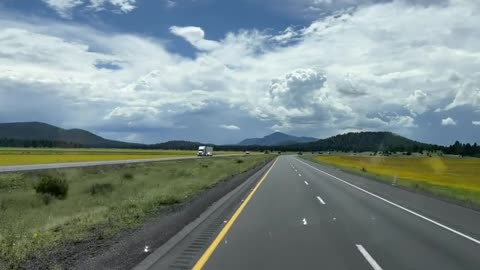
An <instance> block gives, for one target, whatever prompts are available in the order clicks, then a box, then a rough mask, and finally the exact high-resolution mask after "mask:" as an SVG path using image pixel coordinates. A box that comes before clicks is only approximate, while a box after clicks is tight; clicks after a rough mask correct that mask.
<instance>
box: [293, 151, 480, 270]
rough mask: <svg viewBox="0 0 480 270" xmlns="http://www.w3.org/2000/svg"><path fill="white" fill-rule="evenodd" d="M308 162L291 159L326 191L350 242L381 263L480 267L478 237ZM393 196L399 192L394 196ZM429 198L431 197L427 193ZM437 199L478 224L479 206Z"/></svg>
mask: <svg viewBox="0 0 480 270" xmlns="http://www.w3.org/2000/svg"><path fill="white" fill-rule="evenodd" d="M304 162H305V161H299V160H296V161H294V162H293V163H294V164H295V165H296V167H297V168H298V169H299V170H300V171H303V172H304V174H305V175H306V177H310V178H312V179H313V180H312V181H311V186H312V189H313V190H321V191H323V192H324V193H325V199H326V200H328V201H329V205H330V206H332V207H333V208H334V211H335V215H336V217H337V219H338V220H339V223H338V224H339V226H340V227H341V228H342V231H343V233H344V234H346V235H348V237H349V238H350V239H351V241H352V242H355V243H357V244H358V243H361V244H362V245H363V246H364V247H366V248H367V249H368V251H369V252H370V253H371V254H374V257H375V259H376V261H377V262H378V263H379V265H381V266H382V268H383V269H479V267H480V259H479V258H478V254H479V252H480V245H478V244H477V243H476V242H474V241H471V240H468V239H465V238H464V237H461V236H459V235H457V234H454V233H452V232H450V231H448V230H446V229H444V228H442V227H439V226H437V225H435V224H433V223H431V222H428V221H426V220H424V219H422V218H419V217H418V216H415V215H413V214H411V213H409V212H406V211H404V210H402V209H400V208H398V207H395V206H392V205H391V204H388V203H386V202H384V201H382V200H380V199H378V198H376V197H374V196H371V195H369V194H368V193H365V192H361V191H359V190H358V189H356V188H353V187H352V186H349V185H347V184H345V183H343V182H341V181H338V180H337V179H335V178H333V177H330V176H328V175H325V174H323V173H320V172H319V171H316V170H314V169H313V168H312V167H310V166H314V167H317V166H318V165H316V164H311V163H308V164H309V165H307V164H305V163H304ZM318 167H320V166H318ZM345 178H346V179H342V180H348V177H345ZM353 184H355V183H353ZM377 184H378V185H380V187H381V188H387V189H393V187H391V186H388V185H384V184H382V183H377ZM376 191H378V192H380V194H378V195H380V196H381V195H382V194H381V189H379V190H376ZM415 195H416V196H422V195H419V194H415ZM422 197H425V196H422ZM391 200H392V201H393V200H395V198H394V197H392V198H391ZM425 200H426V201H430V200H431V199H430V198H427V197H425ZM436 202H437V204H438V205H437V207H438V209H436V210H437V211H440V212H443V213H444V214H446V215H448V214H449V211H450V210H451V208H453V209H456V211H462V210H463V212H464V214H465V215H469V216H470V221H469V224H480V218H479V215H478V213H477V212H473V211H471V210H470V209H461V208H460V209H457V207H456V206H453V205H450V204H446V203H444V202H442V201H436ZM418 207H421V206H418ZM450 207H451V208H450ZM425 215H428V214H427V213H425ZM451 222H452V223H453V222H455V221H453V220H452V221H451ZM462 225H463V224H458V225H457V226H456V227H457V228H460V227H462ZM477 228H479V227H477Z"/></svg>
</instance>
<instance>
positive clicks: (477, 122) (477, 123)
mask: <svg viewBox="0 0 480 270" xmlns="http://www.w3.org/2000/svg"><path fill="white" fill-rule="evenodd" d="M472 125H475V126H480V121H472Z"/></svg>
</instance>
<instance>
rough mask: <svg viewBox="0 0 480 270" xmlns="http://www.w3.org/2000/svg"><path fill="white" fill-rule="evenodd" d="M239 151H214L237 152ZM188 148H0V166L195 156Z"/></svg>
mask: <svg viewBox="0 0 480 270" xmlns="http://www.w3.org/2000/svg"><path fill="white" fill-rule="evenodd" d="M238 153H241V152H215V154H217V155H220V154H238ZM195 154H196V151H188V150H138V149H132V150H129V149H62V148H0V166H6V165H27V164H47V163H63V162H81V161H106V160H127V159H145V158H171V157H184V156H195Z"/></svg>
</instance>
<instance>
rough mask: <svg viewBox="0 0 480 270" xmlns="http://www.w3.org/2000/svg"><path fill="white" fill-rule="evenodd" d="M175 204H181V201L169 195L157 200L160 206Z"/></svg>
mask: <svg viewBox="0 0 480 270" xmlns="http://www.w3.org/2000/svg"><path fill="white" fill-rule="evenodd" d="M177 203H181V201H180V200H179V199H178V198H176V197H174V196H171V195H168V196H165V197H164V198H161V199H160V200H159V204H160V205H172V204H177Z"/></svg>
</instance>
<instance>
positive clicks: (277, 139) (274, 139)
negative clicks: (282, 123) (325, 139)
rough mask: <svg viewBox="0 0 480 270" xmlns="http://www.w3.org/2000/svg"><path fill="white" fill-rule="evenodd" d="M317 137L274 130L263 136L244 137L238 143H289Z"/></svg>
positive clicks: (268, 144) (264, 144)
mask: <svg viewBox="0 0 480 270" xmlns="http://www.w3.org/2000/svg"><path fill="white" fill-rule="evenodd" d="M317 140H318V139H316V138H312V137H296V136H292V135H288V134H285V133H281V132H275V133H272V134H270V135H267V136H265V137H263V138H251V139H245V140H243V141H241V142H239V143H238V145H261V146H274V145H290V144H298V143H307V142H314V141H317Z"/></svg>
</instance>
